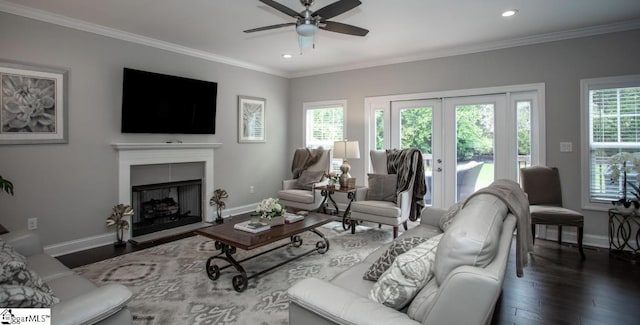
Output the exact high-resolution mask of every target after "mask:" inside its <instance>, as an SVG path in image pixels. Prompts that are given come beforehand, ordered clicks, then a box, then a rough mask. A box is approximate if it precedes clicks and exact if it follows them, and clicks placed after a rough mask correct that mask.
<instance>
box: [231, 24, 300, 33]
mask: <svg viewBox="0 0 640 325" xmlns="http://www.w3.org/2000/svg"><path fill="white" fill-rule="evenodd" d="M295 25H296V23H284V24H277V25H271V26H264V27H258V28H253V29H247V30H245V31H244V32H245V33H253V32H261V31H263V30H269V29H276V28H280V27H286V26H295Z"/></svg>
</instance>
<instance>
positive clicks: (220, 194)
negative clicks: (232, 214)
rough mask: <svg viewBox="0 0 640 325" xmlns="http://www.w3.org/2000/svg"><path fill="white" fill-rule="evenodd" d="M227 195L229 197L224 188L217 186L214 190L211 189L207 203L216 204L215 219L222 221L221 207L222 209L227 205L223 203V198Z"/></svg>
mask: <svg viewBox="0 0 640 325" xmlns="http://www.w3.org/2000/svg"><path fill="white" fill-rule="evenodd" d="M228 197H229V194H228V193H227V191H226V190H223V189H221V188H218V189H216V190H215V191H213V196H212V197H211V199H209V205H210V206H216V213H217V215H218V217H217V218H216V221H218V222H219V221H222V209H224V208H225V207H226V206H227V204H226V203H224V199H226V198H228Z"/></svg>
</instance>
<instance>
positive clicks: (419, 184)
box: [387, 148, 427, 221]
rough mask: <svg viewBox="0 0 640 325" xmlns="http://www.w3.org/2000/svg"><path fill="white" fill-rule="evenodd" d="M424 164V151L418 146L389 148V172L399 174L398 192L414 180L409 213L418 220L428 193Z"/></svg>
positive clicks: (412, 219)
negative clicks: (399, 148) (400, 148)
mask: <svg viewBox="0 0 640 325" xmlns="http://www.w3.org/2000/svg"><path fill="white" fill-rule="evenodd" d="M423 164H424V162H423V160H422V152H420V150H418V149H416V148H409V149H402V150H398V149H387V173H389V174H397V175H398V181H397V183H396V194H397V193H400V192H402V191H406V190H407V189H408V188H409V186H410V185H411V183H412V182H411V181H413V185H414V186H413V193H412V196H411V197H412V198H411V212H410V214H409V219H410V220H411V221H416V220H417V219H418V217H420V211H422V208H423V207H424V195H425V194H426V193H427V185H426V183H425V181H424V165H423Z"/></svg>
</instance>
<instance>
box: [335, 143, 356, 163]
mask: <svg viewBox="0 0 640 325" xmlns="http://www.w3.org/2000/svg"><path fill="white" fill-rule="evenodd" d="M333 158H342V159H360V145H359V144H358V141H346V140H345V141H335V142H334V143H333Z"/></svg>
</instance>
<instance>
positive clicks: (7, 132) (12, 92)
mask: <svg viewBox="0 0 640 325" xmlns="http://www.w3.org/2000/svg"><path fill="white" fill-rule="evenodd" d="M68 78H69V72H68V71H67V70H63V69H58V68H51V67H43V66H33V65H28V64H21V63H15V62H8V61H0V144H36V143H67V142H68V126H67V114H68V112H67V107H68V105H67V82H68Z"/></svg>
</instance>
